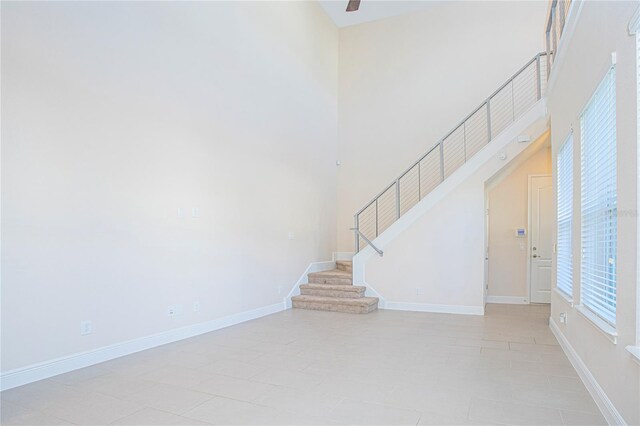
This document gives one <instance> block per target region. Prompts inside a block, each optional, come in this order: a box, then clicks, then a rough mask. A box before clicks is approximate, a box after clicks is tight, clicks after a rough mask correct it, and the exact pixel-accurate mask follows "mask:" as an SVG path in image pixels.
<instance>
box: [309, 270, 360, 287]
mask: <svg viewBox="0 0 640 426" xmlns="http://www.w3.org/2000/svg"><path fill="white" fill-rule="evenodd" d="M308 277H309V284H332V285H351V284H353V277H352V274H351V272H347V271H342V270H340V269H333V270H331V271H324V272H312V273H310V274H309V275H308Z"/></svg>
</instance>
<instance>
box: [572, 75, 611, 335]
mask: <svg viewBox="0 0 640 426" xmlns="http://www.w3.org/2000/svg"><path fill="white" fill-rule="evenodd" d="M615 78H616V72H615V67H612V68H611V69H610V70H609V72H607V74H606V76H605V77H604V79H603V80H602V82H601V83H600V85H599V86H598V88H597V89H596V92H595V93H594V95H593V97H592V98H591V100H590V101H589V103H588V104H587V107H586V108H585V110H584V111H583V113H582V116H581V117H580V128H581V185H580V186H581V191H580V192H581V198H582V199H581V209H582V211H581V218H582V223H581V228H582V232H581V247H582V259H581V279H580V290H581V304H582V305H584V306H585V307H586V308H587V309H589V310H590V311H592V312H593V313H594V314H596V315H597V316H598V317H600V318H601V319H603V320H604V321H606V322H607V323H609V324H611V325H615V322H616V261H617V232H618V220H617V215H618V209H617V190H616V93H615V91H616V84H615Z"/></svg>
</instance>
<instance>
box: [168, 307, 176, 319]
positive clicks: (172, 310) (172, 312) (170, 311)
mask: <svg viewBox="0 0 640 426" xmlns="http://www.w3.org/2000/svg"><path fill="white" fill-rule="evenodd" d="M175 314H176V307H175V306H173V305H169V307H168V308H167V315H168V316H170V317H172V316H174V315H175Z"/></svg>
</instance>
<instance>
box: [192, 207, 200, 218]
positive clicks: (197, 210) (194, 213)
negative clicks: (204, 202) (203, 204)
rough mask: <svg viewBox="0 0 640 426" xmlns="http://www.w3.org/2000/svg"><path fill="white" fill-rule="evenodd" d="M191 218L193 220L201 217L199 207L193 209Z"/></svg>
mask: <svg viewBox="0 0 640 426" xmlns="http://www.w3.org/2000/svg"><path fill="white" fill-rule="evenodd" d="M191 217H193V218H198V217H200V209H199V208H198V207H191Z"/></svg>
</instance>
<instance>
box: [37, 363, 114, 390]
mask: <svg viewBox="0 0 640 426" xmlns="http://www.w3.org/2000/svg"><path fill="white" fill-rule="evenodd" d="M105 374H109V370H106V369H103V368H100V367H99V366H96V365H94V366H91V367H86V368H81V369H79V370H75V371H70V372H69V373H65V374H60V375H58V376H54V377H51V378H50V379H49V380H51V381H54V382H58V383H63V384H65V385H74V384H77V383H80V382H84V381H86V380H90V379H93V378H96V377H100V376H104V375H105Z"/></svg>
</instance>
